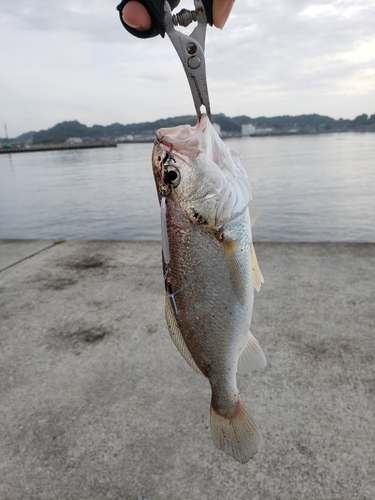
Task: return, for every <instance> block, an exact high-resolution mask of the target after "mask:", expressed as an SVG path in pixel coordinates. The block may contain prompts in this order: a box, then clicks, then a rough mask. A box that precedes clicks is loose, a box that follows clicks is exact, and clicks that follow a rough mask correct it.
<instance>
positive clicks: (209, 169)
mask: <svg viewBox="0 0 375 500" xmlns="http://www.w3.org/2000/svg"><path fill="white" fill-rule="evenodd" d="M152 164H153V171H154V177H155V182H156V187H157V191H158V195H159V201H160V200H161V198H163V197H166V198H167V197H169V196H173V197H174V200H175V201H176V202H177V203H178V204H179V205H180V207H181V209H182V210H183V211H184V212H185V214H186V217H187V218H188V219H189V220H190V221H191V222H193V223H195V224H203V225H206V226H208V227H209V228H211V229H214V230H219V229H220V228H221V227H223V225H224V224H225V223H226V222H228V221H230V220H233V219H235V218H236V217H237V216H239V215H240V214H242V213H243V212H244V211H245V210H246V209H247V206H248V203H249V201H250V200H251V190H250V185H249V182H248V179H247V175H246V172H245V169H244V167H243V165H242V163H241V160H240V157H239V155H238V153H236V152H235V151H233V150H231V149H230V148H228V146H227V145H226V144H224V142H223V141H222V140H221V138H220V137H219V135H218V134H217V132H216V130H215V129H214V127H213V125H212V124H211V122H210V121H209V119H208V117H207V115H202V117H201V119H200V121H198V123H197V124H196V125H195V126H194V127H192V126H190V125H181V126H177V127H173V128H162V129H159V130H158V131H157V132H156V140H155V143H154V149H153V154H152Z"/></svg>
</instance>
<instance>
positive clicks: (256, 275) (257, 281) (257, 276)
mask: <svg viewBox="0 0 375 500" xmlns="http://www.w3.org/2000/svg"><path fill="white" fill-rule="evenodd" d="M250 260H251V267H252V268H253V281H254V288H255V289H256V291H257V292H259V290H260V286H261V284H262V283H264V279H263V276H262V273H261V271H260V269H259V264H258V259H257V256H256V255H255V250H254V245H253V244H251V245H250Z"/></svg>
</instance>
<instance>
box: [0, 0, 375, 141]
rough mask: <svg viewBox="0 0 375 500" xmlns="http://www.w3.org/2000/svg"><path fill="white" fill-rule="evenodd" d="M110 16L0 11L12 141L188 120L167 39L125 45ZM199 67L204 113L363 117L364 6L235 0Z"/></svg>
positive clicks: (1, 111)
mask: <svg viewBox="0 0 375 500" xmlns="http://www.w3.org/2000/svg"><path fill="white" fill-rule="evenodd" d="M180 5H182V6H188V7H190V8H192V6H193V0H191V2H187V1H185V0H184V1H183V2H181V4H180ZM115 7H116V0H114V1H111V0H64V1H56V0H17V1H14V0H0V43H1V62H0V68H1V71H0V120H1V122H0V124H1V127H2V129H3V125H2V124H4V123H5V124H7V127H8V131H9V135H10V136H11V137H15V136H17V135H19V134H21V133H23V132H27V131H29V130H41V129H43V128H49V127H51V126H53V125H55V124H56V123H58V122H61V121H64V120H74V119H77V120H79V121H80V122H81V123H84V124H86V125H88V126H91V125H94V124H100V125H109V124H111V123H114V122H119V123H124V124H126V123H132V122H141V121H153V120H156V119H158V118H166V117H169V116H178V115H183V114H194V106H193V101H192V98H191V96H190V91H189V86H188V83H187V80H186V77H185V73H184V71H183V69H182V66H181V63H180V61H179V59H178V57H177V54H176V53H175V51H174V49H173V47H172V44H171V43H170V41H169V39H168V38H165V39H162V38H161V37H157V38H152V39H148V40H140V39H137V38H134V37H132V36H131V35H129V34H128V33H127V31H125V30H124V29H123V28H122V26H121V24H120V22H119V19H118V14H117V11H116V10H115ZM191 29H192V28H189V29H188V31H189V32H190V31H191ZM206 65H207V79H208V86H209V91H210V100H211V108H212V112H213V113H225V114H226V115H228V116H236V115H239V114H246V115H249V116H251V117H257V116H261V115H264V116H276V115H282V114H290V115H297V114H308V113H319V114H324V115H328V116H332V117H333V118H340V117H343V118H351V119H352V118H354V117H355V116H357V115H359V114H362V113H367V114H374V113H375V0H334V1H330V0H315V1H314V0H257V1H255V0H237V1H236V3H235V5H234V8H233V11H232V14H231V16H230V18H229V20H228V22H227V24H226V26H225V27H224V29H223V30H222V31H220V30H217V29H215V28H210V27H209V28H208V33H207V42H206ZM3 135H4V130H2V131H0V136H3Z"/></svg>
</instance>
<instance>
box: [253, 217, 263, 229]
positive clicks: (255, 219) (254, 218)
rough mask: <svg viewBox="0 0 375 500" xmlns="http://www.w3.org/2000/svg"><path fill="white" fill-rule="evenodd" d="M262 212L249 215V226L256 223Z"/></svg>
mask: <svg viewBox="0 0 375 500" xmlns="http://www.w3.org/2000/svg"><path fill="white" fill-rule="evenodd" d="M262 215H263V214H252V215H250V224H251V227H253V225H254V224H255V223H256V221H257V220H258V219H259V217H262Z"/></svg>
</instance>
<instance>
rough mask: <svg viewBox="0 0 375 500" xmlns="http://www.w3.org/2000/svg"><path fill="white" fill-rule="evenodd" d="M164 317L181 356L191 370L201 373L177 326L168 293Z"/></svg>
mask: <svg viewBox="0 0 375 500" xmlns="http://www.w3.org/2000/svg"><path fill="white" fill-rule="evenodd" d="M165 319H166V322H167V325H168V331H169V335H170V336H171V339H172V340H173V343H174V345H175V346H176V347H177V349H178V350H179V351H180V354H181V356H182V357H183V358H184V359H185V361H186V362H187V364H188V365H189V366H191V368H193V370H195V371H196V372H197V373H200V374H202V372H201V371H200V369H199V368H198V366H197V364H196V362H195V361H194V359H193V357H192V355H191V354H190V352H189V349H188V348H187V346H186V343H185V340H184V338H183V336H182V334H181V331H180V329H179V328H178V325H177V321H176V317H175V314H174V311H173V306H172V303H171V300H170V298H169V297H168V295H167V297H166V298H165Z"/></svg>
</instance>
